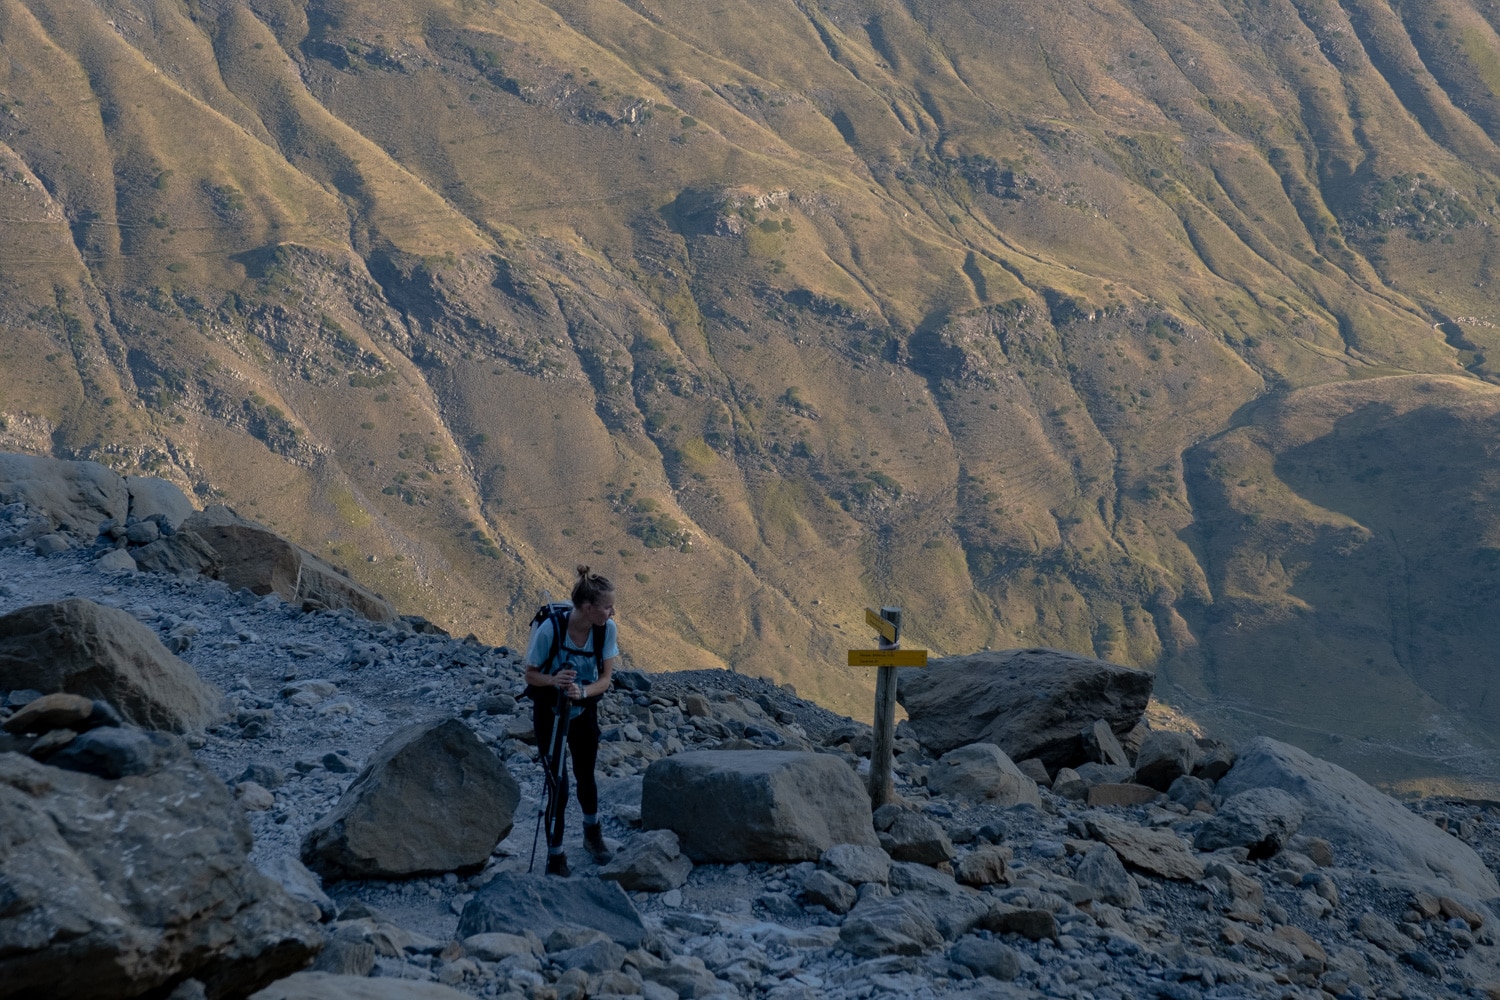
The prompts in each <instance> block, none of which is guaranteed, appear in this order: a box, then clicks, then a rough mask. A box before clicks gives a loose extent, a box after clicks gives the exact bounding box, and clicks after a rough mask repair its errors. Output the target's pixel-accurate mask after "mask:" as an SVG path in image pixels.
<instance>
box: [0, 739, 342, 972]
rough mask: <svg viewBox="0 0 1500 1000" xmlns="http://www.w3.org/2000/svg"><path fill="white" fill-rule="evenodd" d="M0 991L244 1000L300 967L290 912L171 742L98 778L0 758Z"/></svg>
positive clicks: (313, 944) (223, 803) (209, 784)
mask: <svg viewBox="0 0 1500 1000" xmlns="http://www.w3.org/2000/svg"><path fill="white" fill-rule="evenodd" d="M0 843H3V844H5V849H4V850H3V851H0V896H3V898H4V900H5V903H4V906H3V908H0V955H4V956H5V958H4V961H3V965H4V974H3V976H0V994H3V995H5V996H12V997H21V996H52V997H104V996H117V997H125V996H136V995H138V994H142V993H146V992H148V991H154V990H159V991H163V992H164V991H165V989H166V988H168V987H169V986H170V984H172V983H174V982H176V981H178V980H180V979H183V978H186V977H188V976H195V977H196V978H198V979H199V980H200V981H201V982H202V983H203V984H204V985H205V986H206V989H207V994H208V995H209V996H211V997H220V996H225V995H234V996H243V995H244V993H245V992H248V991H250V990H254V989H256V988H258V987H259V986H261V985H264V984H266V983H269V982H271V981H273V980H275V979H276V978H278V977H280V976H283V975H286V974H288V973H290V972H292V971H294V970H296V969H297V968H300V967H301V966H303V965H305V964H307V963H308V962H309V961H311V960H312V957H313V955H314V954H315V953H316V951H317V949H318V948H319V947H320V946H321V944H322V940H321V937H320V935H319V934H318V932H317V930H316V928H315V926H314V925H312V924H309V923H307V922H306V920H305V917H304V915H303V912H302V909H301V906H300V905H299V904H297V903H296V902H294V901H293V900H292V899H290V898H289V897H288V896H287V895H286V894H285V893H284V892H282V891H281V889H280V887H278V886H277V885H276V884H275V883H274V882H272V881H271V880H270V879H267V878H266V877H265V876H263V875H261V874H260V873H259V872H258V871H256V870H255V869H254V868H253V867H252V866H251V865H250V864H249V863H248V862H247V860H246V858H247V856H248V854H249V851H250V846H251V836H250V828H249V826H248V825H247V823H246V821H245V818H244V814H243V813H242V812H241V811H240V809H239V807H238V806H236V805H235V804H234V801H233V800H232V798H231V797H230V794H229V790H228V789H227V788H225V787H224V783H223V782H222V781H220V780H219V779H218V778H217V777H215V776H214V775H213V774H212V772H210V771H209V770H208V769H207V768H206V767H204V766H203V765H201V764H199V763H197V762H196V761H194V760H193V759H192V757H191V755H190V754H189V753H188V752H187V750H186V749H185V748H183V747H181V746H180V745H178V744H175V741H174V745H173V746H170V747H168V748H167V749H166V750H165V751H164V754H163V760H162V762H161V765H160V766H159V767H158V768H157V769H156V770H155V771H153V772H151V773H149V774H143V775H135V776H128V777H125V778H121V779H117V780H110V781H104V780H100V779H99V778H96V777H92V776H90V775H86V774H79V773H74V772H70V771H63V770H59V769H57V768H55V767H49V766H45V765H42V764H38V763H36V762H34V761H31V760H28V759H26V758H25V757H22V756H20V755H19V754H5V753H0Z"/></svg>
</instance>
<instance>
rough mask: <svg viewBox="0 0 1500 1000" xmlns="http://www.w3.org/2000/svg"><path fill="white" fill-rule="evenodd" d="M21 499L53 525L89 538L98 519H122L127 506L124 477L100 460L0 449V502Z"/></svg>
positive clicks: (128, 496)
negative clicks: (76, 460)
mask: <svg viewBox="0 0 1500 1000" xmlns="http://www.w3.org/2000/svg"><path fill="white" fill-rule="evenodd" d="M11 503H24V504H26V505H27V506H28V507H30V508H32V509H33V510H36V511H39V512H41V513H42V514H44V515H46V517H47V518H48V519H49V520H50V521H51V522H52V524H53V526H54V527H58V528H62V529H65V530H67V531H69V532H71V533H73V534H74V535H76V536H78V537H80V538H93V537H94V534H95V532H96V531H97V529H98V526H99V523H100V522H101V521H106V520H115V521H119V522H121V523H123V522H124V521H125V518H126V516H127V514H128V513H129V510H130V494H129V492H128V491H127V490H126V488H125V480H123V479H121V478H120V476H119V475H118V474H116V473H114V472H112V471H110V470H109V469H107V468H105V467H104V466H102V465H100V464H99V463H98V462H68V461H63V460H61V459H56V458H46V457H43V456H40V455H15V454H0V504H11Z"/></svg>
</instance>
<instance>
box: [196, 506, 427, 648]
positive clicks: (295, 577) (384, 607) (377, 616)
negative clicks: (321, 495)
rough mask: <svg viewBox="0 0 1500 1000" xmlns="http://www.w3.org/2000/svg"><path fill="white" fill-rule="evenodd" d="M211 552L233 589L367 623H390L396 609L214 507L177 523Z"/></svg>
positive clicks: (261, 528) (262, 529) (255, 526)
mask: <svg viewBox="0 0 1500 1000" xmlns="http://www.w3.org/2000/svg"><path fill="white" fill-rule="evenodd" d="M180 530H181V531H182V532H183V533H188V534H193V535H197V536H198V537H199V538H201V539H202V540H203V541H204V542H205V543H207V545H208V547H209V548H210V549H212V551H213V553H214V555H215V557H216V560H217V567H216V569H215V572H216V574H217V578H218V579H220V580H223V581H224V582H225V583H227V584H228V585H229V586H230V587H231V588H233V589H235V590H241V589H244V590H249V591H250V592H251V593H255V594H271V593H274V594H278V595H280V597H281V599H282V600H284V601H286V602H287V603H288V604H292V605H296V606H301V607H312V608H350V609H352V610H354V611H355V612H357V613H358V614H360V615H362V616H364V617H365V618H369V619H370V620H372V621H394V620H395V619H396V617H397V615H396V609H395V608H394V607H392V606H391V603H390V602H389V601H387V600H386V599H385V598H383V597H381V596H380V595H378V594H376V593H374V592H373V591H371V590H369V589H367V588H365V587H362V586H360V585H359V584H357V583H355V582H354V581H353V580H351V579H349V577H348V576H347V575H345V574H343V573H341V572H339V570H337V569H336V568H334V567H333V566H331V565H329V564H328V563H326V562H324V561H323V560H322V559H319V558H318V557H317V556H315V555H313V554H312V553H311V552H308V551H307V550H306V549H302V548H299V547H298V546H296V545H294V544H292V543H291V542H289V541H287V540H286V539H285V538H282V537H281V536H280V535H278V534H276V532H274V531H272V530H271V529H269V528H267V527H264V526H263V525H260V524H256V523H255V522H254V521H250V520H247V519H245V518H243V517H240V516H239V515H238V514H236V513H235V512H234V511H232V510H230V509H229V508H228V507H222V506H214V507H208V508H206V509H205V510H202V511H200V512H198V513H196V514H194V515H192V516H191V517H189V518H188V519H187V520H185V521H183V522H182V527H181V529H180Z"/></svg>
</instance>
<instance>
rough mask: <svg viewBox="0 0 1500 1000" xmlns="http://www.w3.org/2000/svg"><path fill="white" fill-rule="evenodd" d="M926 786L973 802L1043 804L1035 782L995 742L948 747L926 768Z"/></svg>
mask: <svg viewBox="0 0 1500 1000" xmlns="http://www.w3.org/2000/svg"><path fill="white" fill-rule="evenodd" d="M927 787H928V788H929V789H930V790H931V791H932V792H933V793H935V794H937V795H952V796H954V797H956V798H961V799H968V800H969V801H971V802H989V803H993V804H995V805H999V806H1006V807H1009V806H1015V805H1020V804H1021V803H1023V802H1029V803H1031V804H1032V805H1034V806H1040V805H1041V804H1042V796H1041V793H1040V792H1039V791H1037V787H1036V782H1034V781H1032V780H1031V779H1030V778H1028V777H1026V775H1024V774H1022V773H1021V769H1020V768H1018V767H1016V765H1015V762H1014V761H1012V760H1011V759H1010V758H1009V757H1007V756H1006V755H1005V751H1004V750H1001V749H1000V748H999V747H997V746H995V744H993V743H971V744H969V745H968V746H966V747H959V748H958V749H956V750H949V751H948V752H947V753H945V754H943V756H942V757H941V758H940V759H939V760H938V762H937V763H936V764H935V765H933V766H932V767H931V768H930V769H928V771H927Z"/></svg>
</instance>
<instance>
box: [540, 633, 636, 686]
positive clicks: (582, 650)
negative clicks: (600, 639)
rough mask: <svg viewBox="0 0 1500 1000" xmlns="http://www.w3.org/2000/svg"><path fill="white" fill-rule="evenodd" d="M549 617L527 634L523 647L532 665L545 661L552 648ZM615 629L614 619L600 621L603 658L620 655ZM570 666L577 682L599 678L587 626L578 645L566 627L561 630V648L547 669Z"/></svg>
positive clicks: (551, 670) (553, 672) (581, 682)
mask: <svg viewBox="0 0 1500 1000" xmlns="http://www.w3.org/2000/svg"><path fill="white" fill-rule="evenodd" d="M552 623H553V620H552V619H548V620H547V621H544V622H542V623H541V624H540V625H538V626H537V627H536V632H535V633H534V634H533V635H532V637H531V645H530V646H528V647H527V648H526V662H527V663H529V664H531V665H532V666H534V667H538V668H540V667H541V666H542V664H544V663H546V662H547V654H549V653H550V652H552ZM616 632H617V630H616V629H615V621H614V619H613V618H611V619H610V620H609V621H607V622H605V623H604V659H606V660H609V659H613V658H614V657H616V656H619V655H620V646H619V642H618V641H617V640H616V638H615V636H616ZM569 667H571V668H572V669H573V670H575V671H577V673H578V683H579V684H592V683H594V681H597V680H598V679H599V669H598V664H597V663H596V662H595V660H594V630H593V629H592V628H591V629H589V634H588V637H587V638H585V639H584V640H583V646H582V647H575V646H574V645H573V643H572V642H571V641H570V640H569V639H568V635H567V629H564V630H563V644H562V649H561V650H559V651H558V654H557V659H556V660H554V661H553V662H552V668H551V669H550V670H548V671H547V672H548V673H549V674H556V673H559V672H560V671H563V670H566V669H568V668H569Z"/></svg>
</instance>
